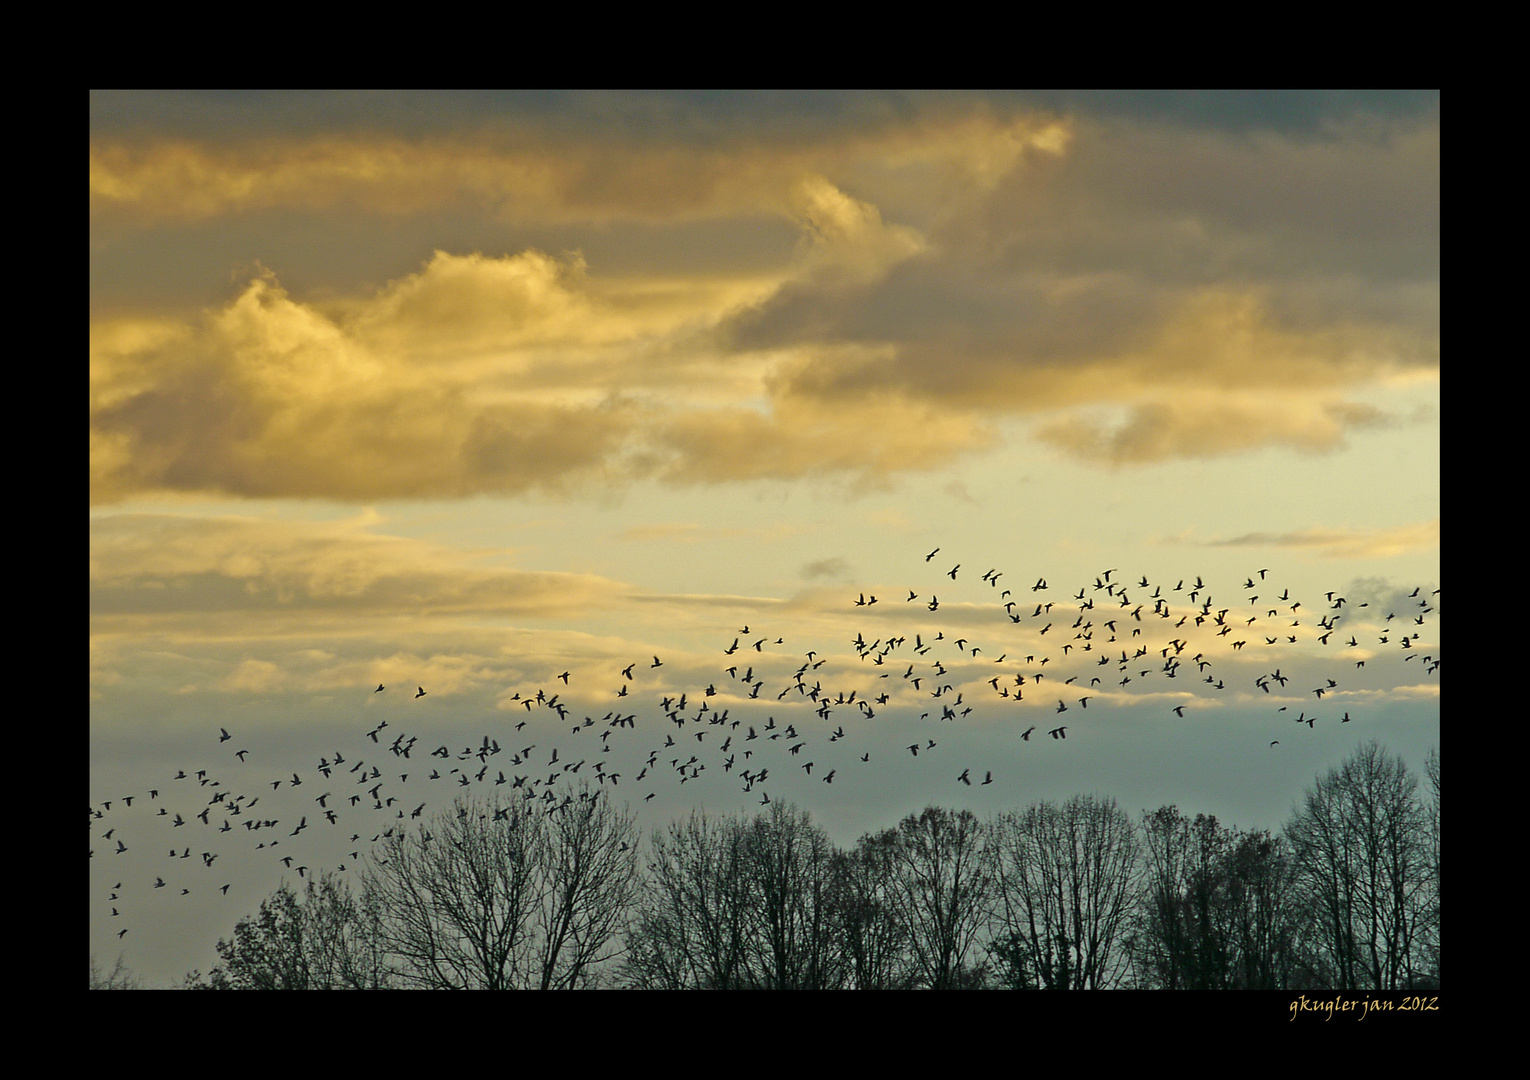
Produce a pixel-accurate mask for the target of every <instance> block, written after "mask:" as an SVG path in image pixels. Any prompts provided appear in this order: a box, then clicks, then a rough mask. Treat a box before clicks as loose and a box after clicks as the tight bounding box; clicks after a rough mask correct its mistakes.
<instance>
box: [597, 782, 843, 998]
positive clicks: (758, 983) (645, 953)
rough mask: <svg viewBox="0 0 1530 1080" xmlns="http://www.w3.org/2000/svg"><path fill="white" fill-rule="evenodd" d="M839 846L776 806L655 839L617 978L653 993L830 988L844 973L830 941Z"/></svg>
mask: <svg viewBox="0 0 1530 1080" xmlns="http://www.w3.org/2000/svg"><path fill="white" fill-rule="evenodd" d="M834 854H835V852H834V848H833V845H832V844H830V842H829V839H828V836H827V834H825V833H824V832H823V830H822V829H820V828H818V827H817V826H816V825H814V824H813V822H812V818H811V816H810V815H809V814H807V813H806V812H805V811H801V810H798V809H796V808H794V807H792V806H789V805H786V804H783V803H772V804H771V807H770V809H769V810H767V811H764V812H762V813H760V814H757V815H755V816H754V817H753V818H751V819H743V818H724V819H714V818H707V817H705V816H704V815H701V814H693V815H692V816H691V817H690V818H689V819H688V820H687V821H684V822H677V823H675V824H673V825H671V826H670V828H669V830H668V832H667V833H661V834H656V835H655V836H654V838H653V841H652V843H651V845H650V854H649V858H648V881H647V884H646V888H645V890H644V892H643V895H642V900H641V903H640V905H639V912H638V914H637V916H636V917H635V919H634V921H633V925H632V930H631V932H630V934H629V936H628V942H627V957H626V959H625V962H624V964H623V968H622V975H623V979H624V981H625V982H626V984H627V985H630V986H634V987H642V988H649V989H683V988H703V989H740V988H769V989H829V988H834V987H838V986H843V985H844V984H845V982H846V980H847V977H848V965H847V963H846V961H845V960H844V959H843V957H842V953H841V950H840V948H839V943H838V936H837V934H836V922H835V909H834V906H833V905H834V900H835V892H834V887H833V886H834V879H833V876H832V872H833V865H834Z"/></svg>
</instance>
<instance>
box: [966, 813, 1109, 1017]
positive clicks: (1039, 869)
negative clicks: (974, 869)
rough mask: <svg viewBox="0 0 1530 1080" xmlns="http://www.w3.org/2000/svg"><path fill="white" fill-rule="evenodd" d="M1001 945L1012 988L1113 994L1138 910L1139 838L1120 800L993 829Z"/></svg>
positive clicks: (1007, 818) (1022, 818)
mask: <svg viewBox="0 0 1530 1080" xmlns="http://www.w3.org/2000/svg"><path fill="white" fill-rule="evenodd" d="M994 829H995V836H994V848H993V866H994V871H993V872H994V879H995V902H994V932H993V935H994V939H995V942H996V943H997V944H998V945H999V947H1000V949H1001V950H1002V955H1003V956H1004V957H1005V959H1006V964H1007V966H1008V969H1009V971H1010V972H1011V979H1012V980H1013V979H1014V978H1017V977H1024V978H1030V979H1034V980H1035V984H1034V985H1036V986H1037V987H1039V988H1042V989H1056V990H1072V989H1078V990H1085V989H1109V988H1112V987H1115V986H1118V985H1120V982H1121V979H1122V976H1123V975H1124V973H1125V971H1126V968H1127V956H1126V951H1125V949H1124V948H1123V947H1122V945H1123V942H1122V938H1123V937H1124V935H1125V933H1126V930H1127V927H1128V920H1129V918H1130V917H1131V915H1132V913H1133V911H1134V909H1135V907H1136V905H1137V903H1138V892H1139V889H1138V870H1137V835H1136V830H1135V827H1134V826H1133V825H1132V821H1131V818H1130V817H1129V816H1128V815H1127V814H1126V812H1125V811H1123V810H1121V809H1119V808H1118V807H1117V806H1116V803H1115V800H1114V799H1102V798H1096V797H1092V796H1077V797H1075V798H1072V799H1069V800H1068V801H1067V802H1066V803H1064V804H1062V805H1061V806H1058V805H1056V804H1053V803H1045V802H1043V803H1037V804H1035V805H1034V806H1032V807H1030V808H1029V809H1028V810H1025V811H1021V812H1010V813H1007V814H1001V815H1000V816H999V817H998V819H997V820H996V821H995V823H994Z"/></svg>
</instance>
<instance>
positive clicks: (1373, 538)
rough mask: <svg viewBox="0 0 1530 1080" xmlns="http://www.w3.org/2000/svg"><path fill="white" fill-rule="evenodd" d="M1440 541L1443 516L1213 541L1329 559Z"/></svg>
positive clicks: (1384, 554)
mask: <svg viewBox="0 0 1530 1080" xmlns="http://www.w3.org/2000/svg"><path fill="white" fill-rule="evenodd" d="M1439 544H1440V519H1439V518H1435V519H1433V520H1432V521H1421V522H1415V523H1414V524H1411V525H1398V526H1395V527H1393V528H1388V529H1321V528H1318V529H1301V530H1298V531H1296V532H1288V533H1266V532H1255V533H1244V534H1243V535H1242V536H1235V537H1232V538H1230V539H1227V540H1213V541H1211V546H1213V547H1267V548H1299V549H1304V550H1310V551H1312V552H1313V553H1315V554H1317V555H1319V556H1321V557H1323V558H1328V559H1363V558H1373V559H1374V558H1383V559H1384V558H1390V557H1392V556H1396V555H1404V554H1407V553H1409V552H1413V551H1427V550H1429V549H1431V548H1436V547H1438V546H1439Z"/></svg>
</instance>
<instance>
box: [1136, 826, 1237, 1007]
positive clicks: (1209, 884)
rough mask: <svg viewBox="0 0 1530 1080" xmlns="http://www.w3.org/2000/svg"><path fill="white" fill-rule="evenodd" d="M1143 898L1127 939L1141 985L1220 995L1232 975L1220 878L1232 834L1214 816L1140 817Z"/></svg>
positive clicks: (1226, 911) (1226, 910) (1223, 880)
mask: <svg viewBox="0 0 1530 1080" xmlns="http://www.w3.org/2000/svg"><path fill="white" fill-rule="evenodd" d="M1141 839H1142V848H1141V850H1142V856H1143V863H1144V866H1143V870H1144V880H1143V896H1142V904H1141V908H1140V913H1139V918H1138V919H1137V925H1136V927H1135V928H1134V930H1133V933H1132V935H1131V945H1132V950H1131V951H1132V953H1133V959H1134V963H1135V964H1136V965H1137V968H1138V976H1137V977H1138V981H1139V982H1140V983H1142V984H1143V985H1147V986H1152V987H1155V988H1158V989H1163V990H1223V989H1226V988H1227V985H1228V978H1229V961H1230V957H1229V938H1230V937H1231V933H1230V927H1229V925H1228V921H1229V918H1228V917H1229V915H1230V911H1229V906H1228V902H1227V895H1226V892H1227V890H1226V885H1227V879H1226V878H1225V876H1224V873H1225V870H1226V860H1227V856H1228V852H1229V849H1230V848H1231V845H1232V837H1231V836H1230V834H1229V833H1228V832H1227V830H1225V829H1223V828H1222V827H1221V826H1220V825H1218V824H1217V819H1216V818H1214V817H1208V816H1207V815H1205V814H1197V815H1196V817H1195V819H1194V820H1193V821H1192V820H1191V819H1190V818H1188V817H1186V816H1185V815H1184V814H1181V813H1180V812H1179V809H1178V808H1177V807H1173V806H1164V807H1160V808H1159V809H1157V810H1155V811H1152V812H1151V813H1144V814H1143V818H1142V828H1141Z"/></svg>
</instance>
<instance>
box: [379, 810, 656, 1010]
mask: <svg viewBox="0 0 1530 1080" xmlns="http://www.w3.org/2000/svg"><path fill="white" fill-rule="evenodd" d="M636 848H637V830H636V826H635V824H634V821H633V817H632V815H631V814H630V812H627V811H619V810H617V809H616V808H615V807H613V806H612V805H611V804H610V801H609V800H608V799H607V797H606V795H605V793H604V791H603V790H600V789H595V790H591V789H590V788H589V787H588V786H586V787H585V788H583V789H581V791H580V792H579V793H578V797H577V798H573V797H571V798H570V799H569V800H568V801H567V802H565V803H563V804H561V805H558V806H554V807H551V808H547V807H543V806H541V805H538V804H537V803H536V802H534V801H531V800H525V799H511V800H509V801H505V800H501V799H498V798H496V799H492V800H471V799H462V800H458V802H457V803H456V805H455V807H454V808H453V809H452V810H451V811H447V812H445V813H442V814H440V815H437V816H436V817H435V818H433V819H432V820H431V821H430V822H429V823H428V824H426V825H424V826H423V827H421V828H420V829H419V830H418V831H404V830H400V831H398V832H396V833H395V834H394V835H393V836H392V837H390V838H388V839H387V840H386V841H384V843H383V844H382V845H380V848H379V850H377V851H375V852H374V856H373V858H372V860H371V861H370V864H369V865H368V868H367V871H366V882H367V889H368V895H369V896H370V897H371V898H372V899H373V900H374V902H375V903H376V904H377V905H378V909H379V910H380V912H381V914H382V931H383V935H384V941H385V944H386V946H387V948H388V950H389V952H390V953H391V954H392V955H393V956H394V957H396V958H397V960H398V962H399V964H400V969H401V974H402V976H403V978H404V980H405V981H406V982H407V984H408V985H412V986H421V987H432V988H440V989H468V988H471V989H532V988H536V989H544V990H548V989H565V988H572V987H578V986H584V985H588V983H589V980H590V976H591V974H592V968H593V966H594V965H597V964H599V963H601V962H602V961H604V960H606V959H609V958H610V957H611V956H612V955H613V953H614V950H615V944H616V941H617V935H618V930H619V929H620V926H621V920H622V919H623V918H624V917H625V916H626V914H627V910H628V906H629V904H630V902H631V899H632V897H633V895H634V893H635V891H636V887H637V850H636Z"/></svg>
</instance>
